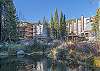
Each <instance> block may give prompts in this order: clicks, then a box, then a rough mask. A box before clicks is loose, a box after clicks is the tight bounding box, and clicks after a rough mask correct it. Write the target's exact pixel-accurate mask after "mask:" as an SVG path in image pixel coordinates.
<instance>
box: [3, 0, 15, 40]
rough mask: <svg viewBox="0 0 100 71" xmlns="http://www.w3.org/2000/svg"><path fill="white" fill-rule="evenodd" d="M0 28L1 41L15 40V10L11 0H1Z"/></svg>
mask: <svg viewBox="0 0 100 71" xmlns="http://www.w3.org/2000/svg"><path fill="white" fill-rule="evenodd" d="M2 7H3V9H2V16H3V17H4V18H3V19H2V28H1V30H2V31H1V40H2V41H8V42H11V41H16V40H17V20H16V10H15V7H14V4H13V0H3V5H2Z"/></svg>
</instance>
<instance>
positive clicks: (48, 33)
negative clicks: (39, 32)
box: [43, 17, 50, 37]
mask: <svg viewBox="0 0 100 71" xmlns="http://www.w3.org/2000/svg"><path fill="white" fill-rule="evenodd" d="M43 32H44V34H45V35H46V36H47V37H49V36H50V29H49V25H48V22H47V21H46V19H45V17H44V18H43Z"/></svg>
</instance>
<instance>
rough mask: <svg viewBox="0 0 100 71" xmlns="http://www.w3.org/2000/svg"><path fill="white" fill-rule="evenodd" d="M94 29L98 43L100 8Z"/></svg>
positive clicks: (99, 36)
mask: <svg viewBox="0 0 100 71" xmlns="http://www.w3.org/2000/svg"><path fill="white" fill-rule="evenodd" d="M92 29H93V31H94V32H95V34H96V39H97V41H98V40H100V8H99V9H97V12H96V16H95V21H94V23H93V24H92Z"/></svg>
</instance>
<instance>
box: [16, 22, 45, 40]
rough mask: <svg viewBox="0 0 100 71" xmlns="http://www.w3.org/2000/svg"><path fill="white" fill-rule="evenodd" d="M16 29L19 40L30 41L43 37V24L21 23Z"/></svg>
mask: <svg viewBox="0 0 100 71" xmlns="http://www.w3.org/2000/svg"><path fill="white" fill-rule="evenodd" d="M17 28H18V31H19V33H20V39H32V38H33V37H36V36H42V35H43V24H40V23H29V22H21V23H20V24H18V27H17Z"/></svg>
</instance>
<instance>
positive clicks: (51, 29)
mask: <svg viewBox="0 0 100 71" xmlns="http://www.w3.org/2000/svg"><path fill="white" fill-rule="evenodd" d="M50 34H51V36H52V37H54V20H53V16H52V15H51V19H50Z"/></svg>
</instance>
